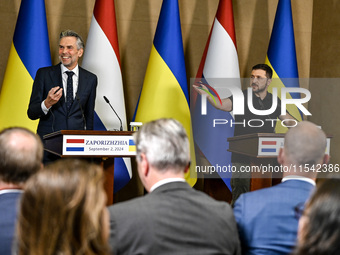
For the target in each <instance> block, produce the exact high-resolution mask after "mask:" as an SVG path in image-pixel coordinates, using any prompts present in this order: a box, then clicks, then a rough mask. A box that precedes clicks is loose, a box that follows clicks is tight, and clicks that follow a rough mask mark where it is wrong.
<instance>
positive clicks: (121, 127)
mask: <svg viewBox="0 0 340 255" xmlns="http://www.w3.org/2000/svg"><path fill="white" fill-rule="evenodd" d="M103 98H104V99H105V102H106V103H108V104H109V105H110V107H111V109H112V111H114V113H115V114H116V116H117V118H118V119H119V121H120V129H119V130H120V131H123V123H122V120H121V119H120V118H119V116H118V114H117V113H116V111H115V109H113V107H112V105H111V104H110V101H109V99H107V97H106V96H103Z"/></svg>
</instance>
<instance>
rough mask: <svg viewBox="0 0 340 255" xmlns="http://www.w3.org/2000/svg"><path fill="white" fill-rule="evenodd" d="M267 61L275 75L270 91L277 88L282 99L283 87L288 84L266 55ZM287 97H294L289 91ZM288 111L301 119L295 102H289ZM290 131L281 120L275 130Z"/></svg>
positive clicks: (278, 131) (280, 131)
mask: <svg viewBox="0 0 340 255" xmlns="http://www.w3.org/2000/svg"><path fill="white" fill-rule="evenodd" d="M265 63H266V64H267V65H269V66H270V67H271V69H272V70H273V77H272V82H271V84H270V85H269V87H268V91H269V92H270V93H273V88H277V96H278V97H279V98H280V99H281V89H282V88H285V87H286V86H285V85H284V84H283V82H282V80H281V79H280V77H279V76H278V75H277V73H276V72H275V69H274V68H273V66H272V65H271V63H270V61H269V59H268V56H266V61H265ZM286 98H287V99H292V97H291V95H290V94H289V93H287V94H286ZM286 107H287V108H286V109H287V111H288V112H289V114H290V115H292V116H293V117H294V118H295V119H297V120H298V121H301V120H302V119H301V114H300V112H299V109H298V108H297V107H296V105H293V104H287V106H286ZM287 131H288V128H286V127H283V126H282V125H281V122H279V121H278V122H277V123H276V126H275V132H276V133H286V132H287Z"/></svg>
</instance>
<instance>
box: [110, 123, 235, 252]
mask: <svg viewBox="0 0 340 255" xmlns="http://www.w3.org/2000/svg"><path fill="white" fill-rule="evenodd" d="M134 138H135V143H136V148H137V156H136V160H137V166H138V174H139V177H140V179H141V182H142V183H143V185H144V187H145V189H146V191H148V192H149V193H148V194H147V195H145V196H143V197H140V198H135V199H133V200H130V201H126V202H122V203H117V204H115V205H113V206H110V207H109V211H110V226H111V227H110V228H111V230H110V240H109V241H110V246H111V247H112V252H113V254H116V255H117V254H158V255H159V254H240V244H239V239H238V235H237V229H236V222H235V219H234V216H233V213H232V209H231V207H230V206H229V204H227V203H225V202H218V201H216V200H214V199H212V198H211V197H209V196H208V195H206V194H204V193H203V192H200V191H197V190H195V189H193V188H191V187H190V186H189V185H188V184H187V183H186V182H185V179H184V173H185V172H186V171H188V169H189V166H190V150H189V141H188V138H187V134H186V131H185V130H184V128H183V126H182V125H181V124H180V123H179V122H178V121H176V120H173V119H159V120H155V121H152V122H149V123H146V124H144V125H143V126H142V127H141V129H140V130H139V131H138V132H137V133H135V137H134Z"/></svg>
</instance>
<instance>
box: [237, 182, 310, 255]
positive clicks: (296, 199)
mask: <svg viewBox="0 0 340 255" xmlns="http://www.w3.org/2000/svg"><path fill="white" fill-rule="evenodd" d="M313 189H314V186H313V185H312V184H310V183H308V182H305V181H300V180H288V181H285V182H282V183H280V184H278V185H276V186H273V187H270V188H266V189H261V190H258V191H253V192H249V193H245V194H242V195H241V196H240V197H239V199H238V200H237V201H236V203H235V207H234V214H235V218H236V221H237V226H238V229H239V234H240V240H241V245H242V253H243V254H261V255H264V254H268V255H278V254H290V252H291V251H292V249H293V247H294V245H295V243H296V237H297V228H298V218H297V217H296V215H295V210H294V208H295V207H296V206H297V205H301V204H304V203H305V202H306V200H307V199H308V198H309V196H310V194H311V192H312V190H313Z"/></svg>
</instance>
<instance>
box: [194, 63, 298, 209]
mask: <svg viewBox="0 0 340 255" xmlns="http://www.w3.org/2000/svg"><path fill="white" fill-rule="evenodd" d="M272 76H273V70H272V69H271V68H270V67H269V66H268V65H266V64H257V65H255V66H253V68H252V71H251V76H250V87H251V88H252V105H253V107H254V108H255V109H256V110H268V109H271V107H272V103H273V95H272V94H271V93H269V92H268V87H269V85H270V83H271V81H272ZM193 87H194V88H195V90H196V91H197V92H198V93H199V94H201V95H208V94H207V93H206V92H205V91H204V90H208V89H207V87H206V86H204V85H203V84H200V86H197V85H194V86H193ZM243 96H244V114H243V115H235V124H234V126H235V130H234V136H238V135H245V134H252V133H274V132H275V124H276V120H277V119H280V120H281V121H283V120H284V121H285V123H286V125H287V126H295V124H296V120H295V119H294V118H293V117H292V116H291V115H290V114H288V113H286V114H285V115H282V114H281V100H280V99H279V98H277V107H276V109H275V110H274V111H273V112H272V113H271V114H269V115H256V114H254V113H253V112H252V111H251V110H250V109H249V108H248V91H247V90H243ZM207 99H208V101H209V102H210V103H211V105H213V106H214V107H215V108H217V109H219V110H222V111H227V112H230V111H232V110H233V96H231V97H228V98H224V99H222V104H215V103H214V99H213V98H212V97H210V96H207ZM216 99H217V98H216ZM290 120H291V121H290ZM249 121H250V122H251V123H252V124H251V125H249ZM231 162H232V163H233V166H236V169H237V172H236V173H232V179H231V187H232V205H233V204H234V202H235V201H236V199H237V198H238V197H239V196H240V195H241V194H242V193H244V192H247V191H249V188H250V177H251V173H240V171H239V170H240V168H241V166H242V165H249V158H248V157H245V156H242V155H240V154H235V153H233V154H232V157H231Z"/></svg>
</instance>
